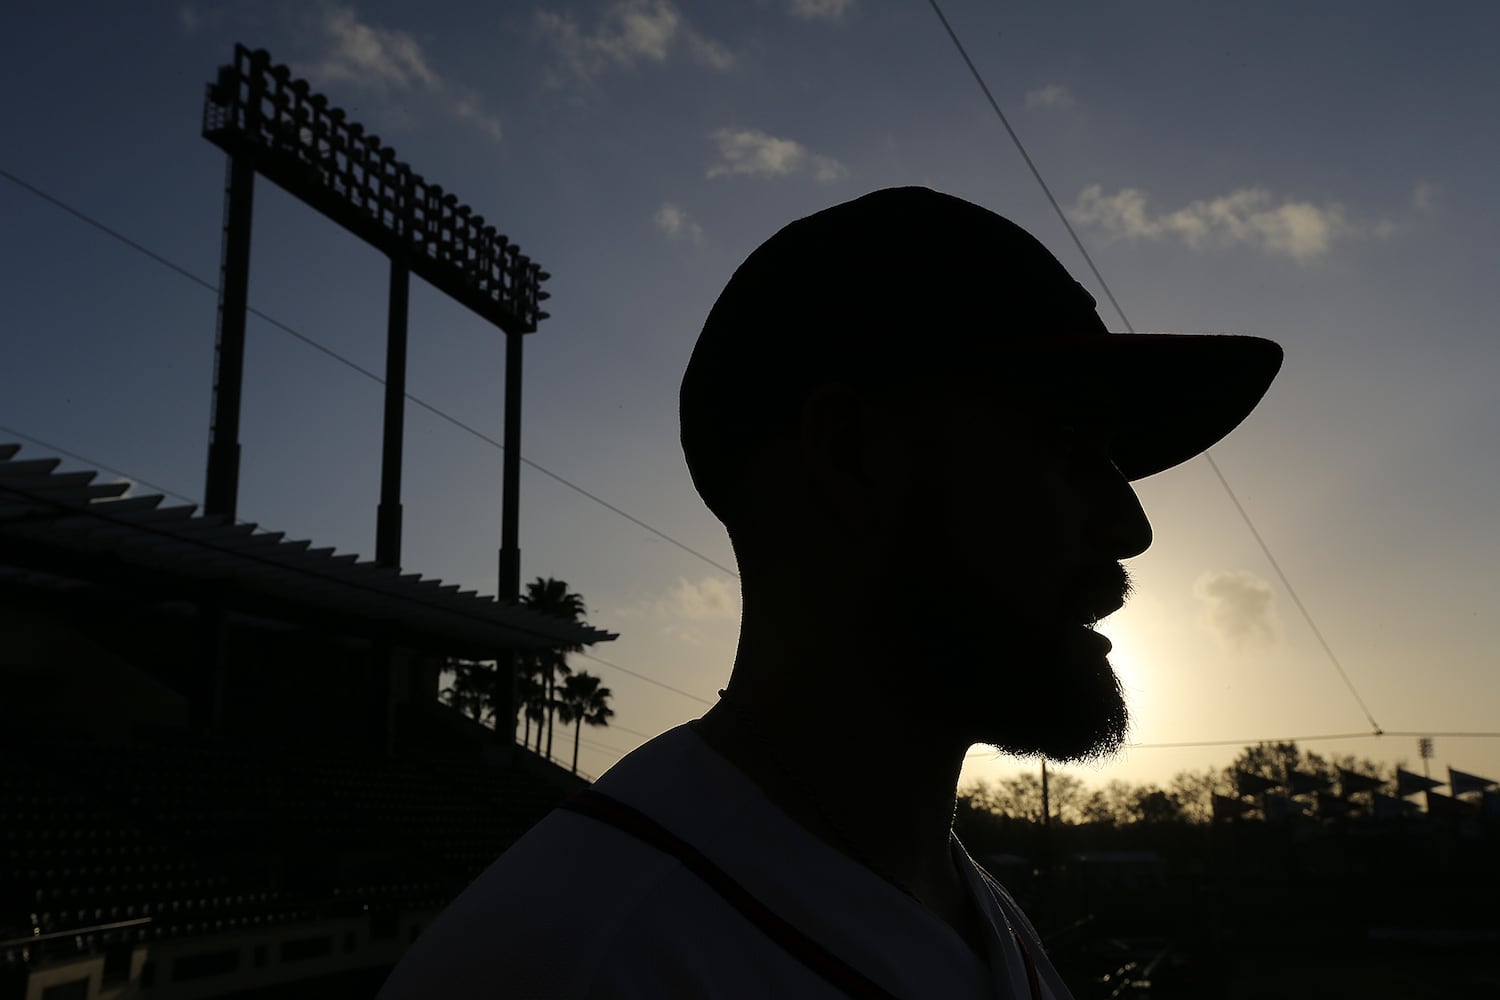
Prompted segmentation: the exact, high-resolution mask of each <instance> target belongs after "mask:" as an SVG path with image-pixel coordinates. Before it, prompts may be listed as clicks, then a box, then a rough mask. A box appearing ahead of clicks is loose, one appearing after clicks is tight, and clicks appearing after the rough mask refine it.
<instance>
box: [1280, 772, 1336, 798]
mask: <svg viewBox="0 0 1500 1000" xmlns="http://www.w3.org/2000/svg"><path fill="white" fill-rule="evenodd" d="M1286 780H1287V784H1288V785H1289V786H1290V787H1291V789H1292V794H1293V795H1306V794H1307V793H1308V792H1326V791H1328V786H1329V785H1330V784H1332V782H1330V781H1329V780H1328V779H1327V778H1325V777H1324V776H1323V775H1321V774H1313V773H1312V772H1311V771H1298V770H1296V769H1292V770H1289V771H1287V773H1286Z"/></svg>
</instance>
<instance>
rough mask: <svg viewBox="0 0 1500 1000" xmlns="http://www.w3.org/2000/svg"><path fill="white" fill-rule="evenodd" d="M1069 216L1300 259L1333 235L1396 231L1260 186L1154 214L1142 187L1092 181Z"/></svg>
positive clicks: (1107, 230)
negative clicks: (1113, 187)
mask: <svg viewBox="0 0 1500 1000" xmlns="http://www.w3.org/2000/svg"><path fill="white" fill-rule="evenodd" d="M1068 215H1069V216H1070V217H1071V218H1072V219H1073V221H1074V222H1077V223H1079V224H1080V225H1084V226H1091V227H1093V228H1094V229H1096V230H1099V231H1101V232H1103V233H1104V234H1106V235H1108V236H1113V237H1116V238H1123V239H1163V238H1171V239H1178V240H1181V241H1182V243H1183V244H1184V245H1186V246H1187V247H1188V248H1189V249H1191V250H1208V249H1213V248H1218V247H1232V246H1250V247H1255V248H1257V249H1259V250H1261V251H1262V252H1264V253H1267V254H1273V255H1276V254H1279V255H1283V256H1287V257H1292V258H1294V259H1295V260H1299V261H1304V262H1305V261H1311V260H1313V259H1315V258H1318V257H1321V256H1323V255H1324V254H1326V253H1327V252H1328V251H1329V249H1330V248H1331V247H1332V246H1333V244H1334V242H1335V241H1337V240H1344V239H1350V238H1354V237H1358V236H1375V237H1385V236H1389V235H1390V234H1391V233H1392V232H1393V231H1394V226H1392V224H1391V223H1389V222H1379V223H1375V224H1361V223H1356V222H1354V221H1352V220H1351V219H1350V218H1349V216H1348V213H1347V212H1346V211H1345V210H1344V207H1343V206H1342V205H1340V204H1339V203H1337V202H1325V203H1323V204H1321V205H1317V204H1313V203H1312V202H1308V201H1290V200H1282V201H1278V200H1277V199H1276V198H1275V197H1274V196H1273V195H1272V194H1271V192H1269V191H1267V190H1265V189H1264V188H1251V187H1247V188H1239V189H1238V190H1235V191H1231V192H1230V193H1229V194H1226V195H1223V196H1221V197H1218V198H1208V199H1203V200H1200V201H1195V202H1192V203H1191V204H1189V205H1187V206H1186V207H1184V208H1179V209H1176V210H1175V211H1171V212H1159V213H1153V212H1151V210H1150V209H1149V207H1148V206H1147V203H1146V194H1145V192H1143V191H1139V190H1136V189H1135V188H1121V189H1120V191H1119V192H1117V193H1116V194H1112V195H1106V194H1105V193H1104V192H1103V190H1102V189H1101V188H1100V186H1099V185H1097V184H1093V185H1090V186H1089V187H1086V188H1084V189H1083V191H1082V192H1080V193H1079V195H1078V199H1077V200H1076V201H1075V202H1074V203H1073V207H1072V208H1070V209H1069V210H1068Z"/></svg>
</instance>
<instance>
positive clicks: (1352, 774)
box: [1339, 767, 1385, 798]
mask: <svg viewBox="0 0 1500 1000" xmlns="http://www.w3.org/2000/svg"><path fill="white" fill-rule="evenodd" d="M1384 785H1385V779H1384V778H1377V777H1374V776H1372V775H1368V774H1360V773H1359V772H1358V771H1351V770H1349V769H1348V768H1347V767H1341V768H1339V792H1340V793H1341V794H1342V795H1343V796H1344V797H1345V798H1347V797H1348V796H1350V795H1353V794H1354V793H1355V792H1374V791H1378V790H1379V789H1380V788H1382V787H1383V786H1384Z"/></svg>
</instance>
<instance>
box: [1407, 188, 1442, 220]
mask: <svg viewBox="0 0 1500 1000" xmlns="http://www.w3.org/2000/svg"><path fill="white" fill-rule="evenodd" d="M1441 193H1442V188H1440V187H1438V186H1437V185H1436V184H1433V183H1431V182H1429V181H1418V182H1417V186H1416V187H1415V188H1413V189H1412V192H1411V207H1412V208H1415V209H1416V210H1417V211H1418V212H1430V211H1432V209H1433V207H1434V206H1435V205H1436V204H1437V199H1438V195H1439V194H1441Z"/></svg>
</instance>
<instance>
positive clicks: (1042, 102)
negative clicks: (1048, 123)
mask: <svg viewBox="0 0 1500 1000" xmlns="http://www.w3.org/2000/svg"><path fill="white" fill-rule="evenodd" d="M1077 103H1078V102H1077V101H1075V100H1073V95H1072V94H1070V93H1068V88H1067V87H1064V86H1063V85H1062V84H1060V83H1049V84H1047V85H1046V86H1045V87H1038V88H1036V89H1035V90H1028V91H1027V92H1026V110H1027V111H1035V110H1037V109H1039V108H1040V109H1043V110H1047V111H1066V110H1067V109H1068V108H1071V107H1073V106H1074V105H1075V104H1077Z"/></svg>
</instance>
